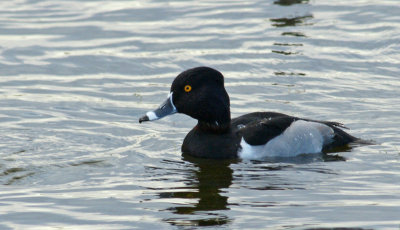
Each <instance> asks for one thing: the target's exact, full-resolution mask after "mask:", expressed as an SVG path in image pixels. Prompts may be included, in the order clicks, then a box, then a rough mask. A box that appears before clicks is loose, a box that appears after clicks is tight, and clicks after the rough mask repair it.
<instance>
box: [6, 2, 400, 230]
mask: <svg viewBox="0 0 400 230" xmlns="http://www.w3.org/2000/svg"><path fill="white" fill-rule="evenodd" d="M0 41H1V42H0V184H1V185H0V229H27V228H28V229H77V228H80V229H85V228H86V229H134V228H138V229H145V228H147V229H176V228H180V227H182V228H193V227H194V228H195V227H196V226H208V228H216V227H218V228H225V229H257V228H258V229H260V228H264V229H265V228H278V229H308V228H310V229H312V228H325V227H330V228H335V227H347V228H353V227H359V228H366V229H371V228H373V229H397V228H399V225H400V218H399V217H400V192H399V191H400V137H399V128H400V118H399V117H400V89H399V88H400V81H399V79H400V5H399V2H398V1H397V0H392V1H390V0H386V1H368V0H355V1H342V0H337V1H329V0H325V1H322V0H321V1H319V0H314V1H307V0H276V1H272V0H271V1H261V0H254V1H178V0H177V1H161V0H159V1H157V0H154V1H151V0H148V1H146V0H139V1H122V0H120V1H105V0H104V1H101V0H99V1H94V0H92V1H89V0H88V1H78V0H68V1H67V0H59V1H51V0H15V1H1V2H0ZM201 65H207V66H211V67H214V68H217V69H218V70H220V71H221V72H222V73H223V74H224V75H225V78H226V79H225V82H226V88H227V91H228V93H229V94H230V97H231V107H232V108H231V111H232V113H233V114H232V116H233V117H235V116H238V115H241V114H244V113H249V112H253V111H277V112H283V113H288V114H292V115H296V116H301V117H308V118H313V119H320V120H334V121H338V122H342V123H344V124H346V126H347V127H349V128H350V129H351V130H350V131H349V132H350V133H351V134H353V135H355V136H357V137H361V138H363V139H370V140H374V141H375V142H376V145H368V146H361V147H357V148H353V149H343V150H341V151H339V152H335V153H330V154H327V155H326V154H325V155H322V154H321V155H318V154H314V155H304V156H300V157H297V158H294V159H271V160H267V161H240V160H235V161H213V160H200V159H194V158H188V157H183V156H181V153H180V145H181V143H182V140H183V138H184V137H185V135H186V133H187V132H188V131H189V130H190V129H191V128H192V127H193V126H194V124H195V121H194V120H192V119H191V118H190V117H187V116H184V115H174V116H171V117H167V118H165V119H163V120H160V121H157V122H153V123H145V124H141V125H140V124H139V123H138V118H139V117H140V116H141V115H143V114H144V113H145V112H146V111H148V110H150V109H153V108H155V107H156V106H158V105H159V103H160V102H162V101H163V100H164V99H165V97H166V95H167V94H168V91H169V87H170V83H171V82H172V80H173V79H174V77H175V76H176V75H177V74H178V73H180V72H181V71H182V70H184V69H187V68H191V67H195V66H201ZM199 228H200V227H199Z"/></svg>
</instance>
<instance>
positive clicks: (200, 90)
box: [139, 67, 231, 127]
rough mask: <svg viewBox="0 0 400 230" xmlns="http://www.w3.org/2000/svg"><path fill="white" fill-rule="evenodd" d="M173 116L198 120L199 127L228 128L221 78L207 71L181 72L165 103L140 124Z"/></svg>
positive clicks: (209, 70)
mask: <svg viewBox="0 0 400 230" xmlns="http://www.w3.org/2000/svg"><path fill="white" fill-rule="evenodd" d="M175 112H178V113H184V114H187V115H189V116H191V117H193V118H194V119H197V120H198V121H199V124H200V125H202V126H210V127H214V126H217V127H219V126H228V125H229V124H230V120H231V115H230V103H229V96H228V94H227V92H226V90H225V87H224V77H223V76H222V74H221V73H220V72H219V71H217V70H215V69H212V68H210V67H196V68H193V69H188V70H186V71H184V72H182V73H181V74H179V75H178V76H177V77H176V78H175V80H174V81H173V82H172V86H171V92H170V94H169V97H168V99H167V100H166V101H165V102H164V103H163V104H162V105H161V106H160V107H159V108H158V109H156V110H154V111H151V112H148V113H147V114H146V116H144V117H142V118H140V119H139V122H142V121H151V120H157V119H160V118H162V117H164V116H167V115H170V114H173V113H175Z"/></svg>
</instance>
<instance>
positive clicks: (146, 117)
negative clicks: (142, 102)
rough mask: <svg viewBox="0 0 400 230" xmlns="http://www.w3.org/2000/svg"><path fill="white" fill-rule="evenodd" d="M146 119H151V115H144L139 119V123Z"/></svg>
mask: <svg viewBox="0 0 400 230" xmlns="http://www.w3.org/2000/svg"><path fill="white" fill-rule="evenodd" d="M144 121H150V119H149V117H148V116H147V115H144V116H143V117H141V118H140V119H139V123H142V122H144Z"/></svg>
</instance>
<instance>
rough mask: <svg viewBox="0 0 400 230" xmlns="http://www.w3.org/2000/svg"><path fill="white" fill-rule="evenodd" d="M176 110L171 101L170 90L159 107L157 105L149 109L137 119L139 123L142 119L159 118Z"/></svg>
mask: <svg viewBox="0 0 400 230" xmlns="http://www.w3.org/2000/svg"><path fill="white" fill-rule="evenodd" d="M176 112H177V110H176V108H175V105H174V103H173V101H172V92H171V93H170V94H169V95H168V98H167V100H165V101H164V102H163V103H162V104H161V105H160V107H158V108H157V109H156V110H153V111H149V112H147V113H146V115H144V116H143V117H141V118H140V119H139V123H142V122H144V121H154V120H158V119H161V118H163V117H165V116H168V115H171V114H174V113H176Z"/></svg>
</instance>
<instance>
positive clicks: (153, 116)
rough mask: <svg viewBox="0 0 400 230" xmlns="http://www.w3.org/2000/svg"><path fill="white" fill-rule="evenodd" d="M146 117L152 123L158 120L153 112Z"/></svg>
mask: <svg viewBox="0 0 400 230" xmlns="http://www.w3.org/2000/svg"><path fill="white" fill-rule="evenodd" d="M146 116H147V117H148V118H149V120H150V121H154V120H157V119H158V117H157V115H156V114H155V113H154V112H153V111H150V112H147V113H146Z"/></svg>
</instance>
